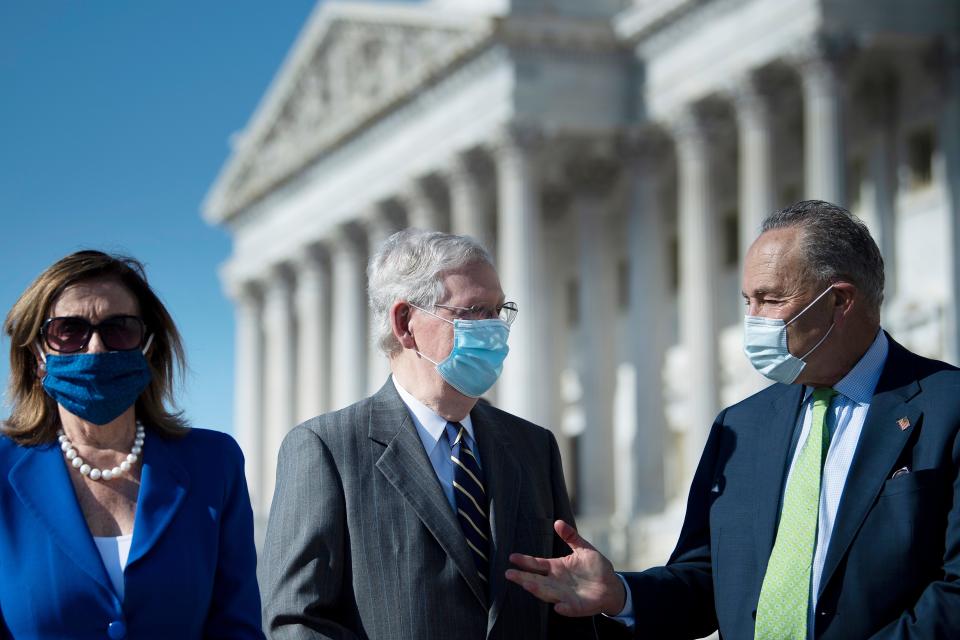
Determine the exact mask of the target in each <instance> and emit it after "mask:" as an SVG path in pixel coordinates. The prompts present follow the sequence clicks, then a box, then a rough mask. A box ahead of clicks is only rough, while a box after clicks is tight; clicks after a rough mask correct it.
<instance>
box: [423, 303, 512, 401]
mask: <svg viewBox="0 0 960 640" xmlns="http://www.w3.org/2000/svg"><path fill="white" fill-rule="evenodd" d="M410 306H412V307H414V308H415V309H420V311H423V312H424V313H429V314H430V315H432V316H433V317H435V318H440V319H441V320H443V321H444V322H449V323H450V324H452V325H453V349H451V350H450V355H448V356H447V357H446V358H444V360H443V362H436V361H435V360H431V359H430V358H428V357H427V356H425V355H423V354H422V353H420V352H419V351H417V355H419V356H420V357H422V358H424V359H426V360H427V361H429V362H432V363H433V364H434V366H435V368H436V370H437V373H439V374H440V377H441V378H443V379H444V380H445V381H446V382H447V384H449V385H450V386H451V387H453V388H454V389H456V390H457V391H459V392H460V393H462V394H463V395H465V396H469V397H471V398H479V397H480V396H482V395H483V394H484V393H486V392H487V391H489V390H490V387H492V386H493V383H494V382H496V381H497V378H499V377H500V372H501V371H503V361H504V359H505V358H506V357H507V353H508V352H509V351H510V347H508V346H507V337H508V336H509V335H510V325H508V324H507V323H506V322H504V321H503V320H499V319H497V318H491V319H489V320H453V321H451V320H447V319H446V318H444V317H442V316H438V315H437V314H435V313H431V312H429V311H427V310H426V309H422V308H420V307H417V306H416V305H410Z"/></svg>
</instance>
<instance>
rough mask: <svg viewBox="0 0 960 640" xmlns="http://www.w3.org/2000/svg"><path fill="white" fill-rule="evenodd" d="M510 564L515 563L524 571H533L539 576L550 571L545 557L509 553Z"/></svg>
mask: <svg viewBox="0 0 960 640" xmlns="http://www.w3.org/2000/svg"><path fill="white" fill-rule="evenodd" d="M510 564H515V565H517V566H518V567H519V568H521V569H523V570H524V571H529V572H533V573H536V574H538V575H541V576H545V575H547V574H549V573H550V560H547V559H546V558H535V557H533V556H528V555H524V554H522V553H511V554H510Z"/></svg>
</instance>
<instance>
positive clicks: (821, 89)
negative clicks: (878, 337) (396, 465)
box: [204, 0, 960, 566]
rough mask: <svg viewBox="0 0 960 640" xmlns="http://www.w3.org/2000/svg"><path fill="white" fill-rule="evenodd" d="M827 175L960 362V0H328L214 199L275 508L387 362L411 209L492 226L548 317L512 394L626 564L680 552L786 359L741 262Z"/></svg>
mask: <svg viewBox="0 0 960 640" xmlns="http://www.w3.org/2000/svg"><path fill="white" fill-rule="evenodd" d="M806 197H815V198H822V199H825V200H830V201H834V202H839V203H843V204H846V205H847V206H849V207H850V208H851V209H852V210H853V211H854V212H855V213H857V214H858V215H860V216H862V217H863V218H864V219H865V220H867V221H868V224H869V225H870V227H871V229H872V230H873V232H874V233H875V236H876V237H877V239H878V242H879V244H880V246H881V248H882V250H883V253H884V256H885V258H886V260H887V270H888V280H887V302H886V303H885V311H884V313H885V316H884V324H885V326H886V327H887V328H888V329H889V330H890V331H891V332H892V333H893V334H894V336H895V337H896V338H897V339H898V340H900V341H901V342H903V343H905V344H906V345H908V346H909V347H911V348H913V349H915V350H917V351H919V352H922V353H925V354H929V355H933V356H939V357H942V358H946V359H950V360H953V361H957V360H958V350H960V346H958V343H960V329H958V321H957V318H958V316H960V313H958V309H960V307H958V304H960V228H958V224H957V221H958V217H960V3H957V2H956V0H633V1H632V2H631V1H630V0H433V1H432V2H425V3H424V4H387V3H376V2H352V1H350V2H346V1H342V2H336V1H331V2H326V3H323V4H321V5H319V6H318V8H317V10H316V11H315V12H314V14H313V15H312V16H311V18H310V19H309V21H308V23H307V24H306V26H305V27H304V29H303V31H302V33H301V34H300V36H299V38H298V39H297V41H296V43H294V45H293V48H292V49H291V52H290V54H289V55H288V57H287V59H286V61H285V62H284V64H283V66H282V68H281V69H280V71H279V73H278V74H277V76H276V79H275V80H274V82H273V84H272V85H271V87H270V88H269V90H268V91H267V93H266V95H265V97H264V98H263V100H262V102H261V104H260V105H259V107H258V108H257V110H256V112H255V113H254V115H253V117H252V118H251V120H250V123H249V125H248V126H247V127H246V129H245V130H244V131H243V132H241V133H239V134H238V135H237V136H236V139H235V142H234V149H233V153H232V155H231V157H230V158H229V160H228V162H227V163H226V166H225V167H224V169H223V171H222V174H221V175H220V177H219V178H218V179H217V181H216V184H215V185H214V186H213V187H212V189H211V191H210V194H209V196H208V199H207V201H206V203H205V210H204V213H205V216H206V218H207V220H209V221H210V222H211V223H215V224H220V225H223V226H225V227H226V228H227V229H228V230H229V231H230V233H231V234H232V236H233V242H234V244H233V254H232V256H231V257H230V259H229V260H228V262H227V263H226V264H225V265H224V268H223V272H222V276H223V280H224V283H225V285H226V287H227V289H228V291H229V292H230V295H231V297H232V298H233V300H234V301H235V305H236V313H237V345H236V350H237V370H236V393H235V396H236V411H235V413H236V425H235V433H236V434H237V436H238V439H239V440H240V442H241V445H242V447H243V449H244V452H245V453H246V456H247V465H248V467H247V474H248V481H249V484H250V488H251V492H252V498H253V500H254V505H255V509H256V512H257V514H258V517H260V518H263V517H265V516H266V514H267V512H268V509H269V504H270V497H271V494H272V490H273V483H274V480H273V479H274V474H275V472H276V454H277V449H278V447H279V444H280V442H281V440H282V439H283V437H284V435H285V433H286V432H287V431H288V430H289V429H290V428H291V427H292V426H293V425H294V424H296V423H297V422H299V421H301V420H303V419H305V418H308V417H310V416H312V415H315V414H317V413H320V412H324V411H328V410H332V409H336V408H339V407H342V406H345V405H347V404H349V403H351V402H353V401H355V400H357V399H359V398H361V397H362V396H364V395H367V394H369V393H370V392H372V391H374V390H375V389H377V388H379V387H380V385H382V384H383V382H384V381H385V379H386V376H387V372H388V366H387V361H386V359H385V357H384V356H383V355H382V354H380V353H378V352H377V351H376V350H375V349H373V348H371V346H370V344H369V339H368V329H367V312H366V299H365V275H364V268H365V264H366V259H367V256H368V254H369V252H370V251H371V250H372V248H373V247H375V246H376V245H377V243H379V242H380V241H381V240H382V239H383V238H385V237H386V236H387V235H388V234H390V233H391V232H393V231H394V230H396V229H399V228H401V227H404V226H407V225H409V226H417V227H424V228H435V229H442V230H452V231H454V232H457V233H467V234H471V235H473V236H475V237H476V238H478V239H480V240H481V241H482V242H484V243H485V244H486V245H487V246H488V247H490V248H491V249H492V250H493V252H494V255H495V256H496V258H497V261H498V267H499V271H500V275H501V279H502V281H503V286H504V289H505V291H506V293H507V297H508V298H509V299H511V300H514V301H516V302H517V303H518V304H519V307H520V314H519V316H518V318H517V321H516V323H515V324H514V327H513V330H512V332H511V337H510V345H511V353H510V356H509V358H508V359H507V363H506V367H505V369H504V373H503V376H502V378H501V380H500V382H499V383H498V384H497V386H496V387H495V389H494V390H493V392H492V393H491V395H490V399H491V400H492V401H493V402H494V403H495V404H497V405H498V406H501V407H503V408H504V409H507V410H509V411H512V412H513V413H516V414H518V415H520V416H523V417H525V418H528V419H531V420H533V421H534V422H537V423H539V424H542V425H544V426H547V427H549V428H551V429H552V430H554V431H555V432H556V433H557V435H558V438H559V440H560V442H561V447H562V451H563V456H564V464H565V467H566V471H567V476H568V483H569V485H570V488H571V492H572V495H573V496H574V499H575V504H576V507H577V509H578V513H579V516H578V518H579V522H580V525H581V528H582V529H583V530H584V531H585V532H586V535H587V536H588V537H591V538H592V539H594V540H595V541H597V542H598V543H599V544H600V546H601V547H602V548H604V549H606V550H608V551H609V552H610V553H611V554H612V556H613V558H614V559H615V561H616V562H617V564H618V566H629V565H632V566H645V565H648V564H651V563H654V562H662V561H663V560H664V559H665V557H666V555H667V553H668V552H669V550H670V548H671V546H672V544H673V542H674V541H675V539H676V534H677V532H678V530H679V525H680V520H681V517H682V510H683V506H684V503H685V499H686V495H685V494H686V489H687V486H688V483H689V480H690V477H691V475H692V472H693V469H694V467H695V465H696V463H697V460H698V457H699V453H700V450H701V448H702V446H703V444H704V441H705V438H706V434H707V431H708V429H709V427H710V424H711V422H712V420H713V418H714V416H715V414H716V412H717V411H718V409H719V408H720V407H721V406H723V405H725V404H728V403H730V402H734V401H736V400H738V399H740V398H742V397H745V396H746V395H748V394H749V393H751V392H752V391H753V390H755V389H757V388H759V386H760V385H762V384H763V383H762V381H761V380H760V379H759V376H757V375H756V374H754V373H753V372H752V371H751V370H750V369H749V365H748V364H747V362H746V360H745V358H744V357H743V356H742V353H741V350H740V343H741V326H742V303H741V299H740V293H739V289H740V287H739V261H740V259H741V256H742V255H743V253H744V249H745V247H746V246H747V245H748V244H749V242H750V241H751V240H752V238H753V237H754V236H755V234H756V231H757V228H758V225H759V222H760V221H761V220H762V218H763V217H764V215H766V214H767V213H769V212H770V211H772V210H774V209H776V208H778V207H780V206H783V205H785V204H788V203H790V202H793V201H795V200H799V199H803V198H806Z"/></svg>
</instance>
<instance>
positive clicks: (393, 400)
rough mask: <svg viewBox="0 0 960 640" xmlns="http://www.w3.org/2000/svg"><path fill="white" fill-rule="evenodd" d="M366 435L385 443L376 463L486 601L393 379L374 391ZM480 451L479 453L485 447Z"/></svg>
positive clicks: (448, 504) (460, 533)
mask: <svg viewBox="0 0 960 640" xmlns="http://www.w3.org/2000/svg"><path fill="white" fill-rule="evenodd" d="M368 435H369V437H370V439H371V440H373V441H375V442H377V443H379V444H381V445H384V447H385V448H384V450H383V453H382V454H381V455H380V458H379V459H378V460H377V462H376V467H377V469H378V470H379V471H380V473H382V474H383V476H384V477H385V478H386V479H387V481H388V482H390V484H391V485H393V487H394V488H395V489H396V490H397V493H399V494H400V497H401V498H403V499H404V500H405V501H406V502H407V503H408V504H409V505H410V507H411V508H412V509H413V510H414V512H415V513H416V514H417V517H419V518H420V520H421V522H423V524H424V526H425V527H426V528H427V530H428V531H430V533H431V534H432V535H433V537H434V538H436V540H437V542H438V543H439V544H440V546H441V548H443V550H444V551H446V553H447V555H449V556H450V558H451V559H452V560H453V562H454V564H455V565H456V567H457V569H458V570H459V571H460V573H461V574H462V575H463V578H464V580H466V581H467V584H468V585H470V589H471V590H472V591H473V593H474V595H476V596H477V599H478V600H480V602H481V603H482V604H483V605H484V606H486V603H487V596H486V587H485V586H484V585H483V583H482V582H481V581H480V578H479V577H477V569H476V565H474V563H473V557H472V556H471V555H470V550H469V549H468V548H467V544H466V542H465V541H464V538H463V533H462V532H461V530H460V523H459V522H458V521H457V518H456V516H455V515H454V513H453V510H452V509H451V508H450V503H449V502H447V498H446V496H444V495H443V489H441V487H440V483H439V482H438V481H437V477H436V474H434V471H433V465H431V464H430V460H429V459H428V458H427V454H426V452H425V451H424V450H423V443H422V442H421V441H420V436H419V435H418V434H417V427H416V425H414V423H413V419H412V418H411V417H410V413H409V411H408V410H407V406H406V405H405V404H403V400H401V399H400V396H399V394H398V393H397V390H396V389H395V388H394V386H393V380H392V379H390V380H388V381H387V384H385V385H384V386H383V387H382V388H381V389H380V391H378V392H377V394H376V395H374V397H373V400H372V404H371V413H370V424H369V433H368ZM480 455H481V458H482V456H483V453H481V454H480Z"/></svg>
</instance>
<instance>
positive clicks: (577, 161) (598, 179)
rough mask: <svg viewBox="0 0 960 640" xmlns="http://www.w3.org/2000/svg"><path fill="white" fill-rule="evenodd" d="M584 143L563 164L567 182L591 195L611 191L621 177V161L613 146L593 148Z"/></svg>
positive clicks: (579, 190) (577, 189) (582, 192)
mask: <svg viewBox="0 0 960 640" xmlns="http://www.w3.org/2000/svg"><path fill="white" fill-rule="evenodd" d="M591 147H592V145H584V146H583V148H579V149H575V150H574V153H573V154H572V156H571V157H570V158H569V159H568V160H567V161H566V162H565V163H564V164H563V175H564V178H565V182H566V183H568V184H569V185H571V187H573V189H575V190H576V191H578V192H580V193H581V194H584V195H587V196H589V197H596V196H600V195H603V194H606V193H609V192H610V189H611V187H612V186H613V185H614V184H616V182H617V180H618V179H619V177H620V169H621V162H620V161H619V158H618V157H617V155H616V154H615V153H614V150H613V148H612V146H610V145H607V148H606V149H596V148H591Z"/></svg>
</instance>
